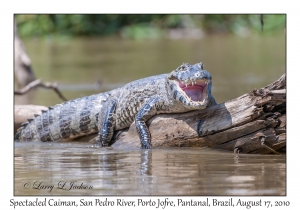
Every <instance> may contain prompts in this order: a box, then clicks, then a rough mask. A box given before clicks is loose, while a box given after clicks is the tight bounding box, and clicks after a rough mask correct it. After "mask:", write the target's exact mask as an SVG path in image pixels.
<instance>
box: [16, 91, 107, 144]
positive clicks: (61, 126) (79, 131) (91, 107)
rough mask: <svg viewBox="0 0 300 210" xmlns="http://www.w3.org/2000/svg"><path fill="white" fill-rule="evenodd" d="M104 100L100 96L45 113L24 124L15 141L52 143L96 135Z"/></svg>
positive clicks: (51, 108)
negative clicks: (91, 134)
mask: <svg viewBox="0 0 300 210" xmlns="http://www.w3.org/2000/svg"><path fill="white" fill-rule="evenodd" d="M103 98H104V97H103V96H102V95H100V94H98V95H92V96H88V97H83V98H78V99H74V100H71V101H67V102H64V103H62V104H59V105H56V106H54V107H49V110H42V113H41V114H40V115H37V114H36V115H34V118H30V119H28V122H24V123H22V124H21V127H20V128H19V129H18V130H17V133H16V134H15V141H43V142H49V141H50V142H53V141H62V140H68V139H74V138H77V137H79V136H83V135H87V134H89V133H95V132H97V131H98V127H97V121H98V119H97V117H98V114H99V111H100V110H101V107H102V105H101V100H103Z"/></svg>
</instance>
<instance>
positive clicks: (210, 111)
mask: <svg viewBox="0 0 300 210" xmlns="http://www.w3.org/2000/svg"><path fill="white" fill-rule="evenodd" d="M29 117H30V116H29ZM29 117H28V118H29ZM147 125H148V127H149V130H150V133H151V138H152V140H151V144H152V147H153V148H162V147H210V148H215V149H222V150H229V151H234V152H238V153H260V154H267V153H277V154H278V153H285V146H286V76H285V74H284V75H282V76H281V78H280V79H278V80H277V81H275V82H273V83H272V84H270V85H268V86H266V87H264V88H261V89H259V90H253V91H252V92H250V93H248V94H244V95H242V96H240V97H238V98H236V99H233V100H230V101H227V102H225V103H222V104H218V105H215V106H212V107H209V108H207V109H204V110H197V111H192V112H188V113H182V114H161V115H157V116H155V117H153V118H151V119H150V120H149V121H148V122H147ZM95 136H96V135H90V136H88V137H84V138H80V139H79V140H82V139H84V140H85V141H87V140H91V139H92V140H91V142H92V141H93V138H94V137H95ZM112 147H113V148H118V149H126V148H129V149H132V148H140V140H139V137H138V134H137V131H136V128H135V124H134V123H133V124H132V125H131V126H130V128H129V130H128V131H126V132H123V133H122V135H121V136H119V137H118V139H116V140H115V142H114V143H113V145H112Z"/></svg>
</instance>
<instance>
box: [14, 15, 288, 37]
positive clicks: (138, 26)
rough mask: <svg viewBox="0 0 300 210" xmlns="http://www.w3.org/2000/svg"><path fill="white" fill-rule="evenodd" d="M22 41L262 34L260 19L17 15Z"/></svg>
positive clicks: (278, 20)
mask: <svg viewBox="0 0 300 210" xmlns="http://www.w3.org/2000/svg"><path fill="white" fill-rule="evenodd" d="M15 19H16V22H17V26H18V32H19V34H20V36H22V37H36V36H37V37H42V36H49V35H50V36H51V35H55V36H108V35H120V36H122V37H124V38H133V39H145V38H158V37H162V36H163V34H164V32H165V31H167V30H169V29H181V28H185V29H192V28H199V29H201V30H203V31H205V32H206V33H235V34H238V35H243V34H245V32H255V31H257V32H261V28H262V24H261V15H258V14H257V15H221V14H216V15H182V14H168V15H164V14H154V15H150V14H141V15H137V14H132V15H117V14H105V15H104V14H98V15H96V14H70V15H69V14H68V15H66V14H40V15H28V14H26V15H24V14H18V15H15ZM263 21H264V25H263V29H264V30H263V31H264V32H268V33H273V32H275V31H277V30H279V29H284V28H285V21H286V15H282V14H281V15H263Z"/></svg>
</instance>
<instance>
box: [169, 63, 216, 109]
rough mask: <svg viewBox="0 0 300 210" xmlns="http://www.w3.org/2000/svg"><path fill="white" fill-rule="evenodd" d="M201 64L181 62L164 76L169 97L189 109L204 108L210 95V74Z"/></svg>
mask: <svg viewBox="0 0 300 210" xmlns="http://www.w3.org/2000/svg"><path fill="white" fill-rule="evenodd" d="M203 66H204V65H203V64H202V62H200V63H196V64H195V65H190V64H188V63H183V64H182V65H181V66H179V67H178V68H177V69H176V70H174V71H172V72H171V73H169V74H168V75H167V78H166V80H167V86H168V91H169V94H170V95H171V97H173V98H174V99H175V100H177V101H179V102H181V103H182V104H183V105H184V106H185V107H187V108H189V109H204V108H206V106H207V104H208V102H209V97H210V96H211V85H212V80H211V76H210V74H209V72H208V71H206V70H203Z"/></svg>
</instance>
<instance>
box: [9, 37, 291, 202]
mask: <svg viewBox="0 0 300 210" xmlns="http://www.w3.org/2000/svg"><path fill="white" fill-rule="evenodd" d="M285 43H286V42H285V34H283V33H282V34H276V35H268V34H263V35H252V36H250V37H246V38H242V37H238V36H234V35H231V36H225V35H218V36H217V35H214V36H207V37H204V38H202V39H199V40H168V39H161V40H146V41H134V40H120V39H115V38H76V39H68V38H66V39H59V40H56V39H52V40H51V39H47V40H39V39H37V40H24V44H25V46H26V48H27V52H28V54H29V56H30V57H31V60H32V63H33V69H34V72H35V75H36V77H37V78H42V79H43V81H49V82H54V81H56V82H58V84H59V89H60V90H61V92H62V93H63V94H64V96H65V97H66V98H67V99H74V98H77V97H82V96H85V95H90V94H95V93H99V92H103V91H107V90H110V89H113V88H116V87H119V86H122V85H123V84H126V83H127V82H130V81H133V80H135V79H139V78H142V77H146V76H151V75H155V74H161V73H167V72H170V71H171V70H173V69H175V68H176V67H177V66H179V65H181V64H182V63H183V62H188V63H191V64H194V63H197V62H200V61H202V62H203V63H204V65H205V69H207V70H208V71H210V73H211V75H212V78H213V89H212V94H213V95H214V96H215V98H216V100H217V102H218V103H221V102H224V101H226V100H229V99H233V98H235V97H238V96H240V95H242V94H244V93H247V92H250V91H251V90H253V89H255V88H261V87H263V86H266V85H268V84H269V83H271V82H273V81H274V80H276V79H278V78H279V77H280V76H281V75H282V74H283V73H285V65H286V57H285V54H286V52H285ZM61 102H62V101H61V99H59V98H58V96H57V95H56V94H55V93H54V91H51V90H44V89H38V90H36V91H33V92H31V93H30V94H28V95H27V96H22V97H15V104H37V105H45V106H51V105H55V104H58V103H61ZM14 169H15V170H14V180H15V183H14V192H15V195H207V196H208V195H286V156H285V155H281V156H278V155H246V154H239V155H238V156H237V155H235V154H233V153H230V152H224V151H216V150H211V149H208V148H170V149H153V150H117V149H111V148H97V147H94V146H93V145H92V144H89V143H80V142H68V143H33V142H31V143H15V150H14ZM80 186H81V187H80ZM80 188H84V189H80Z"/></svg>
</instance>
